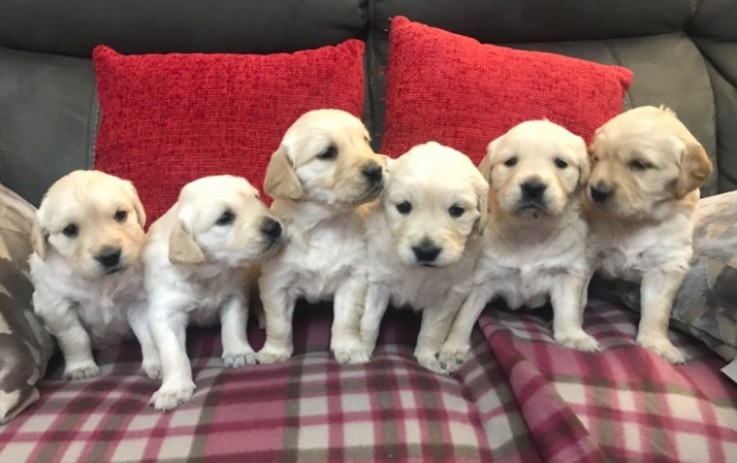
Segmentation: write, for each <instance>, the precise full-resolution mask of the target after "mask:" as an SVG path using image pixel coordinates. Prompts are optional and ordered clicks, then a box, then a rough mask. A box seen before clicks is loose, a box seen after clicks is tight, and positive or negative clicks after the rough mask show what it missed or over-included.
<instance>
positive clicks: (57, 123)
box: [0, 0, 737, 462]
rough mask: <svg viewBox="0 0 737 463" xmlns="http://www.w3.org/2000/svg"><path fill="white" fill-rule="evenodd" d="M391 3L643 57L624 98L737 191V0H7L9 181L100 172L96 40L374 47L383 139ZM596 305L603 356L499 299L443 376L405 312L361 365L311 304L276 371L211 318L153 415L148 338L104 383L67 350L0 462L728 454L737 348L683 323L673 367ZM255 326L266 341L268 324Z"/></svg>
mask: <svg viewBox="0 0 737 463" xmlns="http://www.w3.org/2000/svg"><path fill="white" fill-rule="evenodd" d="M397 15H402V16H407V17H408V18H409V19H411V20H414V21H418V22H423V23H425V24H428V25H431V26H436V27H439V28H442V29H446V30H449V31H451V32H455V33H458V34H463V35H467V36H470V37H473V38H476V39H478V40H479V41H480V42H482V43H494V44H501V45H506V46H510V47H514V48H520V49H528V50H543V51H549V52H554V53H560V54H563V55H568V56H573V57H578V58H582V59H586V60H592V61H596V62H600V63H605V64H619V65H622V66H625V67H628V68H629V69H631V70H632V71H633V72H634V82H633V84H632V86H631V88H630V90H629V91H628V93H627V95H626V98H625V101H624V102H623V107H624V108H631V107H636V106H642V105H651V104H652V105H660V104H665V105H667V106H669V107H671V108H672V109H674V110H675V111H676V112H677V113H678V115H679V117H680V118H681V119H682V120H683V122H684V123H685V124H686V125H687V126H688V128H689V129H690V130H691V131H692V132H693V133H694V135H695V136H696V137H697V138H698V139H699V141H700V142H701V143H702V144H703V145H704V147H705V148H706V150H707V152H708V154H709V156H710V157H711V158H712V160H713V162H714V165H715V175H714V176H713V177H712V178H711V179H710V181H709V182H708V183H707V185H705V187H704V188H703V192H704V194H706V195H713V194H716V193H720V192H725V191H730V190H734V189H737V27H735V24H737V0H600V1H595V2H594V1H591V0H559V1H555V2H553V1H546V0H519V1H513V2H510V1H501V0H486V1H480V0H423V1H418V0H415V1H411V0H248V1H246V0H240V1H237V0H229V1H228V0H209V1H193V0H176V1H175V0H145V1H143V0H132V1H126V2H123V1H110V0H109V1H99V0H98V1H94V0H66V1H52V0H0V184H2V185H4V186H5V187H7V188H8V189H10V190H12V191H15V192H16V193H18V194H19V195H20V196H21V197H23V198H25V199H26V200H27V201H28V202H30V203H31V204H34V205H38V203H39V201H40V199H41V197H42V195H43V193H44V191H45V190H46V189H47V188H48V186H49V185H50V184H51V183H52V182H53V181H55V180H56V179H57V178H59V177H60V176H62V175H63V174H65V173H67V172H69V171H71V170H74V169H80V168H90V167H91V166H92V165H93V162H94V153H95V140H96V133H97V129H98V127H99V123H100V118H101V117H102V115H101V113H100V109H99V106H98V101H97V95H96V89H95V73H94V69H93V66H92V61H91V53H92V49H93V48H94V47H95V46H96V45H98V44H106V45H109V46H111V47H113V48H114V49H116V50H117V51H118V52H121V53H131V54H132V53H151V52H156V53H166V52H233V53H258V54H267V53H275V52H291V51H297V50H303V49H310V48H316V47H320V46H324V45H331V44H336V43H339V42H341V41H344V40H346V39H350V38H358V39H361V40H364V41H365V42H366V53H365V58H364V59H365V86H366V88H365V107H364V120H365V122H366V123H367V125H368V126H369V127H370V129H371V131H372V133H373V135H374V138H373V143H375V146H376V148H377V149H378V147H379V146H380V144H381V137H382V132H383V120H384V112H385V104H384V103H385V99H384V95H385V75H386V74H385V67H386V64H387V55H388V29H389V26H390V19H391V18H392V17H394V16H397ZM28 247H29V246H25V248H28ZM25 248H24V249H25ZM24 252H26V253H27V252H28V250H27V249H25V251H24ZM16 258H17V256H16ZM20 260H22V259H20V258H18V259H16V262H18V261H20ZM24 271H25V270H24ZM3 275H4V273H3ZM8 281H10V280H7V279H5V277H3V280H2V281H0V286H3V287H5V289H7V290H9V291H10V292H13V287H12V286H11V285H9V283H8ZM13 281H15V280H13ZM23 288H24V292H23V297H24V298H25V300H24V301H22V303H19V304H20V305H21V306H22V305H25V306H26V307H28V306H29V304H30V303H29V301H28V300H27V299H28V297H29V293H30V291H29V288H28V282H27V280H25V282H24V283H23ZM308 312H309V313H308ZM586 313H587V315H586V318H587V331H588V332H591V333H593V334H594V335H595V336H597V339H599V341H600V342H601V343H602V345H603V346H604V352H602V353H601V354H600V355H595V354H581V353H574V352H573V351H570V350H566V349H564V348H561V347H560V346H557V345H555V344H554V343H553V342H552V340H551V339H550V336H549V330H548V326H547V323H548V322H549V319H550V314H549V313H546V312H545V311H543V312H540V313H535V314H531V315H527V314H524V315H518V314H509V313H507V312H505V311H504V310H500V311H492V310H490V311H487V312H485V314H484V315H483V316H482V319H481V320H480V323H479V329H478V330H477V332H475V333H474V338H473V339H474V343H473V350H472V354H471V356H470V359H469V361H467V362H466V364H464V366H463V367H462V368H461V369H459V370H458V372H456V373H454V374H453V375H452V376H449V377H446V376H439V375H435V374H433V373H431V372H429V371H426V370H423V369H422V368H421V367H419V366H417V365H416V363H415V362H414V361H413V359H412V355H411V352H412V344H413V343H414V339H415V338H416V334H417V328H418V319H417V317H416V316H414V315H413V314H411V313H408V312H399V313H392V314H390V315H389V316H388V318H389V319H388V321H386V322H385V326H384V332H383V334H382V337H381V338H380V340H379V346H378V348H377V353H376V356H375V360H374V361H372V362H371V363H370V364H367V365H366V366H363V367H341V366H339V365H338V364H337V363H336V362H335V361H334V360H331V359H330V356H329V353H328V347H327V346H328V343H327V338H328V334H329V322H330V313H329V307H322V308H320V307H318V308H313V310H311V311H300V310H298V311H297V315H296V316H295V317H296V320H295V326H296V327H297V328H296V329H295V356H294V358H293V359H292V360H290V361H289V362H286V363H285V364H281V365H273V366H272V365H269V366H266V365H263V366H261V365H260V366H255V367H252V368H244V369H239V370H224V369H223V368H222V364H221V363H220V359H219V349H220V347H219V339H218V335H217V331H216V330H214V329H203V330H201V331H198V332H197V333H196V334H195V335H193V336H190V337H189V339H188V351H189V353H190V356H191V357H192V364H193V369H194V374H195V381H196V383H197V385H198V389H197V391H196V393H195V395H194V397H193V398H192V400H191V401H190V402H188V403H186V404H184V405H183V406H181V407H180V408H179V409H177V410H176V411H174V412H172V413H169V414H160V413H157V412H155V411H153V410H151V409H149V408H148V406H147V402H148V398H149V397H150V395H151V394H152V393H153V391H155V389H156V385H155V384H153V383H152V382H150V381H149V380H148V379H147V378H145V377H143V375H142V374H141V373H140V371H139V368H140V352H139V351H138V350H137V348H136V346H135V345H134V344H132V343H131V344H127V345H124V346H121V347H120V348H113V349H109V350H105V351H102V352H100V353H99V354H98V355H99V356H98V359H97V360H98V363H99V364H100V366H101V367H102V372H103V374H102V376H101V377H100V378H98V379H96V380H92V381H82V382H64V381H62V380H61V379H60V376H61V374H60V373H61V369H60V363H59V361H60V359H59V358H58V356H57V357H56V358H55V359H54V360H52V362H51V364H50V366H49V369H48V373H47V374H46V376H45V378H44V379H42V380H41V381H40V382H39V383H38V390H39V391H40V399H39V400H38V402H37V403H36V404H34V405H32V406H30V407H29V408H28V409H26V410H25V411H24V412H23V413H22V414H21V415H20V416H19V417H18V418H16V419H15V420H13V421H11V422H10V423H8V424H6V425H3V426H0V461H13V462H18V461H184V460H188V461H201V460H207V461H243V459H244V458H246V459H254V460H259V461H348V460H350V461H458V462H460V461H498V460H505V461H525V462H527V461H604V460H609V459H611V460H615V461H625V460H627V461H633V460H648V461H656V460H657V461H705V460H710V461H727V460H728V458H727V456H728V455H729V452H730V451H732V450H733V449H734V448H735V447H734V446H736V445H737V431H735V430H737V411H736V410H737V409H735V403H737V389H736V388H735V387H734V385H733V384H731V383H729V382H728V380H726V379H724V378H722V377H721V376H720V374H719V372H718V368H720V367H721V366H722V365H723V364H724V362H723V360H722V359H720V358H719V357H717V356H716V355H714V354H713V352H710V351H709V350H707V349H706V348H704V347H703V346H702V345H701V344H700V343H699V342H698V341H696V340H694V339H692V338H690V337H688V336H687V335H685V334H683V333H675V332H674V333H673V334H672V335H673V339H674V341H675V342H676V344H677V345H679V346H681V347H682V348H683V349H684V350H685V351H686V352H687V353H688V354H689V356H690V357H691V358H692V359H693V361H692V362H690V363H689V364H688V365H686V366H684V367H682V368H680V369H678V367H673V366H672V365H669V364H667V363H665V362H663V361H661V360H659V359H657V358H655V357H652V356H650V354H648V353H646V352H644V351H643V350H642V349H639V348H638V346H636V345H635V344H634V342H633V340H632V337H633V336H632V333H633V332H634V329H635V326H636V322H637V316H636V314H634V313H633V312H631V311H628V310H626V309H623V308H621V307H619V306H615V305H612V304H609V303H606V302H603V301H599V300H593V301H592V302H591V303H590V306H589V308H588V310H587V312H586ZM249 336H250V337H251V340H252V344H253V345H254V347H258V346H259V345H261V344H262V343H263V333H261V332H259V330H258V329H257V327H255V326H252V327H251V329H250V332H249ZM2 366H3V363H2V359H0V370H1V369H2ZM41 371H43V369H41ZM34 380H35V379H34ZM530 391H533V392H534V393H533V392H530ZM1 394H2V391H0V399H2V396H1ZM31 401H32V400H31ZM643 404H645V405H643ZM693 410H696V411H693ZM692 412H693V416H692V415H689V413H692ZM683 429H687V430H688V432H689V434H688V436H686V437H684V436H682V435H680V434H679V432H680V431H679V430H681V431H682V430H683ZM684 432H685V431H684ZM632 433H635V435H636V437H637V436H639V437H638V438H637V439H635V440H634V441H633V440H632V439H631V438H632V435H633V434H632ZM628 439H629V440H628ZM730 445H731V446H732V447H729V446H730ZM730 448H731V449H732V450H729V449H730Z"/></svg>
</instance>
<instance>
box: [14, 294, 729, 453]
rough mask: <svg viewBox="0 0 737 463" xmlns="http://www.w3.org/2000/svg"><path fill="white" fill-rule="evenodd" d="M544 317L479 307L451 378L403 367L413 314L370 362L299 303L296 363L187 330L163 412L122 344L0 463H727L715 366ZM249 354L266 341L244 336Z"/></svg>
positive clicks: (603, 318)
mask: <svg viewBox="0 0 737 463" xmlns="http://www.w3.org/2000/svg"><path fill="white" fill-rule="evenodd" d="M550 316H551V314H550V313H549V311H545V310H543V311H529V312H518V313H511V312H507V311H503V310H494V309H487V311H486V312H485V313H484V314H483V315H482V317H481V319H480V322H479V326H480V329H478V330H476V333H475V334H474V344H473V350H472V354H471V358H470V359H469V360H468V361H467V362H466V363H465V364H464V365H463V366H462V367H461V369H460V370H459V371H458V372H456V373H455V374H453V375H452V376H441V375H437V374H434V373H432V372H430V371H427V370H425V369H423V368H421V367H420V366H418V365H417V364H416V362H415V361H414V360H413V358H412V347H413V344H414V340H415V337H416V335H417V331H418V327H419V319H418V317H417V316H416V315H415V314H412V313H410V312H406V311H404V312H403V311H394V312H390V313H389V314H388V315H387V317H386V320H385V322H384V326H383V330H382V335H381V337H380V339H379V347H378V348H377V352H376V356H375V360H374V361H372V362H371V363H369V364H367V365H364V366H351V367H346V366H340V365H338V364H337V363H336V362H335V361H334V360H332V359H331V358H330V356H329V355H328V353H327V349H328V339H329V332H330V330H329V326H330V314H329V311H328V310H325V309H324V308H322V309H318V308H310V309H307V310H300V309H298V313H297V316H296V317H295V326H296V327H297V328H296V330H295V334H296V338H295V352H296V354H295V357H294V358H293V359H292V360H291V361H289V362H287V363H284V364H281V365H259V366H255V367H247V368H242V369H225V368H223V367H222V364H221V360H220V359H219V357H218V355H219V351H220V341H219V336H218V331H217V330H216V329H206V330H199V331H192V332H190V336H189V342H188V351H189V353H190V355H191V357H192V365H193V369H194V376H195V382H196V384H197V391H196V392H195V395H194V397H193V398H192V399H191V400H190V401H189V402H187V403H186V404H184V405H182V406H180V407H179V408H177V409H176V410H175V411H173V412H170V413H158V412H155V411H153V410H152V409H150V408H149V407H148V405H147V404H148V400H149V397H150V395H151V394H152V393H153V392H154V391H155V390H156V388H157V385H156V384H155V383H153V382H152V381H150V380H148V379H147V378H145V377H144V376H143V374H142V373H141V372H140V371H139V370H138V368H139V362H140V354H139V353H138V352H137V351H138V349H137V347H136V346H135V345H132V344H129V345H124V346H121V347H119V348H114V349H109V350H106V351H104V352H101V353H100V355H98V359H99V361H100V364H101V366H102V371H103V375H102V377H101V378H98V379H95V380H89V381H81V382H64V381H62V380H61V379H60V376H61V368H60V365H56V366H55V367H53V368H51V370H52V373H51V375H50V377H48V378H47V379H46V380H44V381H42V382H41V383H40V384H39V388H40V390H41V399H40V400H39V401H38V402H37V403H36V404H35V405H33V406H32V407H30V408H29V409H28V410H27V411H26V412H25V413H24V414H23V415H21V416H20V417H18V418H17V419H16V420H14V421H12V422H10V423H9V424H7V425H5V426H3V427H0V462H13V463H17V462H22V461H32V462H45V461H95V462H99V461H116V462H122V461H155V460H156V461H184V460H187V461H204V460H207V461H265V462H266V461H269V462H271V461H280V462H297V461H300V462H308V461H309V462H312V461H314V462H325V461H356V462H383V461H402V462H405V461H417V462H419V461H423V462H424V461H438V462H440V461H453V462H466V461H468V462H471V461H473V462H478V461H485V462H486V461H508V462H518V461H519V462H535V461H553V462H555V461H561V462H574V461H597V462H599V461H648V462H653V461H694V462H703V461H710V462H726V461H730V460H731V461H734V458H735V455H737V386H735V384H733V383H731V382H729V380H728V379H726V378H725V377H723V376H722V374H721V373H720V372H719V371H718V370H719V368H721V367H722V366H723V364H724V362H723V361H722V360H720V359H719V358H717V357H716V356H715V355H713V354H711V353H710V352H709V351H707V350H706V349H704V348H702V347H701V346H700V345H698V344H696V341H695V340H693V339H691V338H689V337H687V336H686V335H682V334H678V333H675V332H673V333H671V336H672V338H673V339H674V340H675V342H676V344H677V345H679V346H681V347H682V348H683V349H684V350H685V351H686V352H687V353H688V354H689V355H690V356H691V357H692V360H691V361H689V363H688V364H687V365H685V366H673V365H670V364H668V363H667V362H665V361H663V360H662V359H660V358H658V357H656V356H654V355H653V354H651V353H649V352H647V351H645V350H643V349H641V348H639V347H638V346H636V345H635V344H634V341H633V339H634V334H635V329H636V322H637V318H636V315H635V314H633V313H631V312H630V311H628V310H626V309H623V308H620V307H617V306H614V305H611V304H609V303H604V302H601V301H592V303H591V304H590V306H589V309H588V311H587V312H586V316H585V319H586V329H587V331H588V332H589V333H591V334H593V335H594V336H595V337H596V338H597V339H598V340H599V341H600V342H601V344H602V346H603V347H604V351H603V352H601V353H581V352H576V351H573V350H569V349H566V348H564V347H561V346H559V345H557V344H555V343H554V341H553V340H552V338H551V336H550V329H549V326H548V324H549V322H550ZM250 336H251V339H252V340H253V341H254V343H253V344H254V346H256V347H257V346H260V345H261V344H262V343H263V333H261V332H260V331H258V330H257V329H256V328H255V327H253V328H252V329H251V332H250Z"/></svg>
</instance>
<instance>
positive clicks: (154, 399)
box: [148, 381, 195, 411]
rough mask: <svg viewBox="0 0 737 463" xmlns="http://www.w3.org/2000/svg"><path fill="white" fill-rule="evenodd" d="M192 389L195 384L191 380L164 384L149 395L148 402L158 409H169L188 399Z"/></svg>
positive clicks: (192, 391)
mask: <svg viewBox="0 0 737 463" xmlns="http://www.w3.org/2000/svg"><path fill="white" fill-rule="evenodd" d="M194 389H195V385H194V383H193V382H192V381H189V382H181V383H179V382H177V383H172V384H164V385H162V386H161V387H160V388H159V390H158V391H156V392H155V393H154V395H153V396H151V400H150V401H149V402H148V404H149V405H151V406H153V407H154V408H155V409H156V410H158V411H166V410H171V409H172V408H174V407H176V406H177V405H179V404H182V403H184V402H186V401H187V400H189V398H190V397H192V394H193V393H194Z"/></svg>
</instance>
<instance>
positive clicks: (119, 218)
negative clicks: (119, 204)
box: [115, 211, 128, 223]
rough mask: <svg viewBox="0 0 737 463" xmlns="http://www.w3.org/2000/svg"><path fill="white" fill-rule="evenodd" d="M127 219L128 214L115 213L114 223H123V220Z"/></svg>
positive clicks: (123, 212)
mask: <svg viewBox="0 0 737 463" xmlns="http://www.w3.org/2000/svg"><path fill="white" fill-rule="evenodd" d="M127 218H128V212H126V211H117V212H115V221H116V222H118V223H123V222H125V219H127Z"/></svg>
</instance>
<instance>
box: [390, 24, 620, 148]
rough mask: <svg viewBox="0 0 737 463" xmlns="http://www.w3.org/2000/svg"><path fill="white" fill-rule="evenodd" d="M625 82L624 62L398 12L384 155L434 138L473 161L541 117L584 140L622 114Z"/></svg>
mask: <svg viewBox="0 0 737 463" xmlns="http://www.w3.org/2000/svg"><path fill="white" fill-rule="evenodd" d="M631 81H632V72H631V71H630V70H629V69H626V68H623V67H619V66H604V65H601V64H597V63H592V62H589V61H583V60H579V59H574V58H568V57H564V56H561V55H556V54H552V53H542V52H530V51H521V50H513V49H510V48H505V47H499V46H495V45H487V44H480V43H479V42H478V41H476V40H474V39H471V38H469V37H464V36H461V35H457V34H453V33H450V32H447V31H444V30H441V29H437V28H434V27H430V26H426V25H424V24H420V23H416V22H412V21H409V20H408V19H407V18H404V17H396V18H394V20H393V21H392V27H391V31H390V33H389V63H388V68H387V84H386V85H387V90H386V122H385V129H386V132H385V134H384V137H383V145H382V152H385V153H387V154H389V155H391V156H398V155H400V154H402V153H404V152H405V151H407V150H408V149H410V148H411V147H412V146H414V145H416V144H418V143H424V142H426V141H428V140H436V141H438V142H440V143H443V144H445V145H449V146H452V147H453V148H456V149H458V150H460V151H462V152H463V153H465V154H467V155H469V156H470V157H471V158H472V159H473V160H474V162H476V163H478V162H479V161H480V160H481V158H482V157H483V155H484V154H485V152H486V146H487V145H488V143H489V142H490V141H491V140H493V139H494V138H496V137H498V136H500V135H502V134H503V133H504V132H506V131H507V130H509V129H510V128H512V127H513V126H515V125H517V124H518V123H520V122H523V121H525V120H529V119H540V118H547V119H549V120H551V121H553V122H556V123H558V124H561V125H563V126H564V127H566V128H567V129H569V130H571V131H572V132H574V133H576V134H578V135H580V136H582V137H584V138H585V139H586V140H587V141H588V140H589V139H590V137H591V136H592V135H593V133H594V131H595V130H596V129H597V128H598V127H599V126H600V125H602V124H603V123H604V122H606V121H607V120H609V119H610V118H612V117H614V116H615V115H617V114H619V113H620V112H621V110H622V100H623V98H624V94H625V92H626V90H627V88H628V87H629V85H630V83H631Z"/></svg>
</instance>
